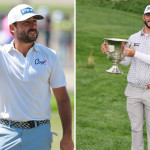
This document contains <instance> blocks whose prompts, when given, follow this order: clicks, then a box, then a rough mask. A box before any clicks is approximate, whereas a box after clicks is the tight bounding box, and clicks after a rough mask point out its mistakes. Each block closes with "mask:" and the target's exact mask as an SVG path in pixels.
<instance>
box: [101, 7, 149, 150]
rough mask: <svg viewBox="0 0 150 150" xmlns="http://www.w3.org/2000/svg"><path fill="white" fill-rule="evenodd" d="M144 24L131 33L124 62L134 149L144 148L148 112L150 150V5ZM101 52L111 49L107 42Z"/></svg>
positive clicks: (146, 10) (144, 17)
mask: <svg viewBox="0 0 150 150" xmlns="http://www.w3.org/2000/svg"><path fill="white" fill-rule="evenodd" d="M143 22H144V24H145V26H144V28H143V29H142V30H141V31H139V32H137V33H135V34H133V35H131V36H130V38H129V44H128V46H127V47H126V48H125V50H124V55H125V57H124V59H123V61H121V62H120V64H122V65H125V66H127V65H129V64H130V63H131V66H130V70H129V72H128V76H127V80H128V85H127V87H126V90H125V95H126V97H127V111H128V115H129V119H130V121H131V127H132V148H131V150H144V142H143V124H144V114H145V116H146V127H147V140H148V150H150V5H148V6H147V7H146V8H145V11H144V15H143ZM129 45H130V46H129ZM101 49H102V52H103V53H104V54H105V53H106V52H107V51H108V46H107V44H105V43H103V44H102V47H101Z"/></svg>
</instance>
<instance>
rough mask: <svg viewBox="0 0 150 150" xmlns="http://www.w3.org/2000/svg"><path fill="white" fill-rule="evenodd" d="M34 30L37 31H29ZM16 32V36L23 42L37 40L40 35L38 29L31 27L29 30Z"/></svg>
mask: <svg viewBox="0 0 150 150" xmlns="http://www.w3.org/2000/svg"><path fill="white" fill-rule="evenodd" d="M33 31H34V32H35V33H34V35H29V33H30V32H33ZM16 33H17V34H16V36H17V38H18V40H19V41H20V42H21V43H32V42H34V41H36V39H37V37H38V35H39V32H38V30H36V29H29V30H28V31H27V32H25V31H20V30H17V32H16Z"/></svg>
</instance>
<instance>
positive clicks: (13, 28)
mask: <svg viewBox="0 0 150 150" xmlns="http://www.w3.org/2000/svg"><path fill="white" fill-rule="evenodd" d="M9 29H10V32H11V33H12V34H13V35H14V33H15V32H16V26H15V25H13V24H11V25H9Z"/></svg>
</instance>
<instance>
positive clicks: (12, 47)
mask: <svg viewBox="0 0 150 150" xmlns="http://www.w3.org/2000/svg"><path fill="white" fill-rule="evenodd" d="M32 48H33V50H34V51H37V52H39V51H40V49H39V46H38V44H37V43H36V42H34V45H33V47H32ZM12 50H16V49H15V47H14V40H13V41H12V42H11V43H10V44H9V48H8V49H7V51H8V52H9V51H12Z"/></svg>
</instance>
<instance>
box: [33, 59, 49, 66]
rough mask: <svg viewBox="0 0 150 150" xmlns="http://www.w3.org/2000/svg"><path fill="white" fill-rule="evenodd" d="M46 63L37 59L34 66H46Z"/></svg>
mask: <svg viewBox="0 0 150 150" xmlns="http://www.w3.org/2000/svg"><path fill="white" fill-rule="evenodd" d="M46 62H47V60H42V61H41V60H40V59H39V58H37V59H36V60H35V64H36V65H46Z"/></svg>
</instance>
